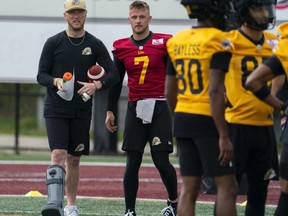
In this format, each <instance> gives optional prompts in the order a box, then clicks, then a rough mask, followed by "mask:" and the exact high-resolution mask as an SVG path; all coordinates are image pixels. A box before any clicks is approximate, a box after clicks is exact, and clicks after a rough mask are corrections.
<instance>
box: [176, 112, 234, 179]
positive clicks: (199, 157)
mask: <svg viewBox="0 0 288 216" xmlns="http://www.w3.org/2000/svg"><path fill="white" fill-rule="evenodd" d="M174 135H175V137H176V142H177V147H178V153H179V160H180V173H181V175H182V176H202V175H203V174H204V175H207V176H221V175H230V174H234V173H235V168H234V162H233V161H231V163H230V164H228V165H227V166H220V163H219V161H218V157H219V153H220V150H219V136H218V132H217V129H216V126H215V124H214V121H213V118H212V117H211V116H204V115H191V114H186V113H175V118H174Z"/></svg>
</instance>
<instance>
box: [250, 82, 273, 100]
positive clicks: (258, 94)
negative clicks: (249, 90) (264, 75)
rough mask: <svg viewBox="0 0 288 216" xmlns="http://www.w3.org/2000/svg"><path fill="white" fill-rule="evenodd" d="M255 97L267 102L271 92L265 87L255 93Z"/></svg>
mask: <svg viewBox="0 0 288 216" xmlns="http://www.w3.org/2000/svg"><path fill="white" fill-rule="evenodd" d="M254 95H255V96H256V97H257V98H259V99H260V100H265V99H266V98H267V97H268V96H269V95H270V90H269V88H268V87H267V86H266V85H264V86H262V87H261V88H260V89H259V90H258V91H256V92H254Z"/></svg>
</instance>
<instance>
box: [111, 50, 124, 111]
mask: <svg viewBox="0 0 288 216" xmlns="http://www.w3.org/2000/svg"><path fill="white" fill-rule="evenodd" d="M114 62H115V66H116V68H117V70H118V72H119V75H120V82H118V83H117V84H116V85H115V86H114V87H112V88H110V89H109V91H108V99H107V110H108V111H112V112H113V113H116V112H115V111H116V110H117V105H118V100H119V98H120V95H121V90H122V83H123V80H124V76H125V73H126V69H125V66H124V64H123V63H122V62H121V61H120V60H119V59H118V58H116V57H115V56H114Z"/></svg>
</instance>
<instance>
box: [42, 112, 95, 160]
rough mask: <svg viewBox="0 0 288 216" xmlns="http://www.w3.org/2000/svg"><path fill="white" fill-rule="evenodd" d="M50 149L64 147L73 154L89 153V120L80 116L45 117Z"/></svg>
mask: <svg viewBox="0 0 288 216" xmlns="http://www.w3.org/2000/svg"><path fill="white" fill-rule="evenodd" d="M45 122H46V129H47V135H48V142H49V147H50V150H51V151H53V150H54V149H65V150H67V152H68V153H69V154H71V155H74V156H80V155H89V147H90V143H89V130H90V124H91V120H89V119H82V118H56V117H55V118H45Z"/></svg>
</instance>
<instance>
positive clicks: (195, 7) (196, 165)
mask: <svg viewBox="0 0 288 216" xmlns="http://www.w3.org/2000/svg"><path fill="white" fill-rule="evenodd" d="M181 4H183V5H184V6H185V8H186V9H187V12H188V14H189V17H190V18H191V19H194V18H197V21H198V25H197V26H195V27H192V28H191V29H187V30H183V31H181V32H179V33H177V34H176V35H175V36H174V37H173V38H171V39H169V41H168V43H167V50H168V54H169V57H170V60H171V62H170V64H168V67H167V75H166V97H167V101H168V104H169V106H170V109H171V111H172V112H173V116H174V136H175V137H176V142H177V145H178V150H179V159H180V173H181V176H182V180H183V187H182V191H181V195H180V198H179V203H178V215H179V216H183V215H189V216H191V215H195V204H196V200H197V196H198V194H199V189H200V184H201V176H202V175H206V176H212V177H213V178H214V180H215V182H216V186H217V198H216V203H217V205H216V209H215V211H216V214H217V215H221V216H226V215H227V216H228V215H229V216H235V215H236V207H235V202H236V195H237V183H236V178H235V175H234V173H235V167H234V162H233V149H232V144H231V142H230V141H229V139H226V140H225V142H222V143H220V142H219V133H218V131H217V128H216V126H215V124H214V121H213V118H212V114H211V109H210V101H209V71H210V69H213V70H214V71H216V72H218V71H221V72H222V71H224V72H225V71H227V70H228V65H229V61H230V57H231V52H230V51H231V48H232V47H231V44H230V43H229V41H228V40H227V38H226V37H225V34H224V32H223V31H222V30H223V29H224V28H226V27H227V26H226V24H227V21H228V19H227V17H229V15H230V14H229V13H230V12H233V10H232V9H233V4H232V1H230V0H216V1H213V0H182V1H181ZM229 20H230V19H229ZM220 62H221V63H220ZM224 72H222V73H224ZM226 134H227V133H226Z"/></svg>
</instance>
